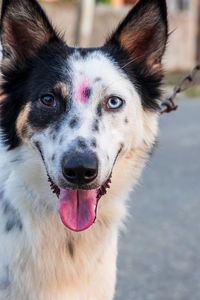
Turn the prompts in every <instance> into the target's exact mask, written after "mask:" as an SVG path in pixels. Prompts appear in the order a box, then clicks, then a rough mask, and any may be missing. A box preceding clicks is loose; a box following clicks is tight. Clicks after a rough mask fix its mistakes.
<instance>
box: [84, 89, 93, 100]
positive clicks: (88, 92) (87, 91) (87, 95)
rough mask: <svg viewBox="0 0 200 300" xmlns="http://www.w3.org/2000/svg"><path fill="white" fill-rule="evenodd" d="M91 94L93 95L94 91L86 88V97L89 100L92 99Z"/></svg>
mask: <svg viewBox="0 0 200 300" xmlns="http://www.w3.org/2000/svg"><path fill="white" fill-rule="evenodd" d="M91 93H92V89H91V88H86V90H85V95H84V96H85V97H86V98H87V99H88V98H90V96H91Z"/></svg>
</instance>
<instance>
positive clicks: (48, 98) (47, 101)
mask: <svg viewBox="0 0 200 300" xmlns="http://www.w3.org/2000/svg"><path fill="white" fill-rule="evenodd" d="M40 101H41V102H42V103H43V104H44V105H46V106H49V107H56V100H55V98H54V96H53V95H44V96H42V97H41V98H40Z"/></svg>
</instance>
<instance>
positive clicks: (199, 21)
mask: <svg viewBox="0 0 200 300" xmlns="http://www.w3.org/2000/svg"><path fill="white" fill-rule="evenodd" d="M196 33H197V37H196V41H197V42H196V43H197V46H196V49H197V50H196V51H197V52H196V60H197V61H200V0H197V30H196Z"/></svg>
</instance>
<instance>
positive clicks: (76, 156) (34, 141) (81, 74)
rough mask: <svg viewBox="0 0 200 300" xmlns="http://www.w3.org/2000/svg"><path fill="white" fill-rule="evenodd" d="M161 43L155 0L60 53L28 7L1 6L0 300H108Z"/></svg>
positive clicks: (157, 89)
mask: <svg viewBox="0 0 200 300" xmlns="http://www.w3.org/2000/svg"><path fill="white" fill-rule="evenodd" d="M167 37H168V24H167V8H166V3H165V0H140V1H139V2H138V3H137V4H136V5H135V6H134V7H133V8H132V10H131V11H130V12H129V13H128V15H127V16H126V18H125V19H124V20H123V21H122V22H121V23H120V25H119V26H118V28H117V29H116V31H115V32H114V33H113V34H112V35H111V36H110V37H109V38H108V39H107V41H106V42H105V44H104V45H103V46H102V47H99V48H88V49H86V48H72V47H68V46H67V44H66V43H65V42H64V41H63V39H62V37H61V36H60V34H58V33H57V32H56V31H55V30H54V28H53V26H52V25H51V23H50V21H49V20H48V18H47V17H46V15H45V13H44V12H43V10H42V9H41V7H40V6H39V4H38V2H37V1H36V0H4V1H3V4H2V15H1V44H2V62H1V73H2V76H1V77H2V78H1V98H0V118H1V123H0V128H1V129H0V130H1V144H0V182H1V186H0V245H1V247H0V300H14V299H18V300H102V299H103V300H110V299H113V297H114V290H115V283H116V257H117V241H118V235H119V231H120V229H121V226H122V224H123V222H124V219H125V217H126V214H127V212H128V209H127V208H126V200H127V198H128V195H129V193H130V191H131V189H132V186H133V185H134V184H135V183H136V182H137V180H138V178H139V175H140V173H141V170H142V169H143V167H144V165H145V162H146V160H147V158H148V156H149V153H150V152H151V150H152V148H153V145H154V143H155V139H156V135H157V128H158V116H159V99H160V97H161V84H162V78H163V68H162V57H163V54H164V51H165V48H166V43H167Z"/></svg>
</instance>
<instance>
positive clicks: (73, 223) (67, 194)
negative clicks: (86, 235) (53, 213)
mask: <svg viewBox="0 0 200 300" xmlns="http://www.w3.org/2000/svg"><path fill="white" fill-rule="evenodd" d="M96 196H97V190H90V191H85V190H63V189H61V190H60V196H59V201H58V212H59V214H60V217H61V220H62V222H63V224H64V225H65V226H66V227H68V228H69V229H71V230H73V231H82V230H85V229H87V228H88V227H90V226H91V225H92V224H93V223H94V220H95V216H96V205H97V197H96Z"/></svg>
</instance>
